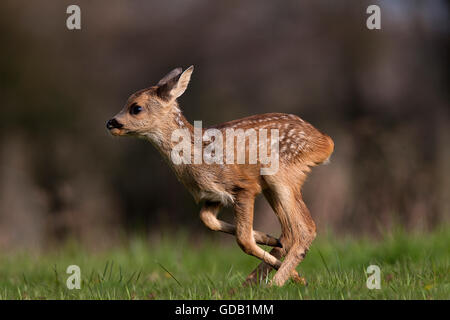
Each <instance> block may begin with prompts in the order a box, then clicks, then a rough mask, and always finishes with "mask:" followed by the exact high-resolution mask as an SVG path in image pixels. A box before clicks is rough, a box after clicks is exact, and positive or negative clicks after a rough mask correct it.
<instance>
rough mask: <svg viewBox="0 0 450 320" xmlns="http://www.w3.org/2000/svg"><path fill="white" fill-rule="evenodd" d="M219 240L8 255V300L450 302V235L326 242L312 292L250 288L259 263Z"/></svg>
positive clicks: (317, 253)
mask: <svg viewBox="0 0 450 320" xmlns="http://www.w3.org/2000/svg"><path fill="white" fill-rule="evenodd" d="M220 237H227V235H222V234H215V235H214V237H213V239H211V240H208V241H204V242H202V244H201V245H197V246H194V245H192V244H191V245H190V244H189V243H190V242H189V241H188V240H187V238H186V237H185V236H183V235H179V236H177V237H176V239H175V240H173V239H172V240H170V241H169V240H164V239H162V240H161V241H157V242H153V243H152V244H148V243H147V242H145V241H142V240H133V241H130V242H129V243H127V244H126V245H123V246H121V247H117V248H115V249H112V250H107V251H102V252H101V253H98V252H97V253H92V252H88V251H86V250H83V249H82V248H80V247H79V246H77V245H74V244H67V245H65V246H64V247H63V248H60V249H57V250H52V252H46V253H44V254H30V253H24V252H22V253H17V252H16V253H13V254H12V253H11V252H10V253H8V254H6V253H1V252H0V299H449V298H450V278H449V274H450V272H449V271H450V228H448V227H445V228H441V229H440V230H438V231H435V232H433V233H430V234H414V235H411V234H407V233H404V232H394V233H393V234H389V235H386V236H385V237H383V239H380V240H369V239H358V240H355V239H336V238H334V237H332V236H322V237H321V238H318V239H317V240H316V241H315V242H314V243H313V246H312V248H311V250H310V252H309V253H308V255H307V257H306V259H305V260H304V262H303V263H302V264H301V265H300V266H299V268H298V270H299V272H300V273H301V274H302V275H303V276H305V277H306V278H307V279H308V281H309V285H308V287H304V286H301V285H297V284H295V283H292V282H289V283H287V284H286V285H285V287H283V288H277V287H268V286H266V285H261V286H257V287H251V288H242V287H241V286H240V284H241V282H242V281H243V279H244V278H245V276H246V275H247V274H248V273H249V272H250V271H251V270H252V269H253V268H254V267H255V266H256V264H257V262H258V261H257V260H256V258H253V257H249V256H247V255H245V254H244V253H242V252H241V250H240V249H239V248H238V247H237V245H235V244H230V245H224V244H219V242H218V241H217V239H219V238H220ZM73 264H75V265H78V266H79V267H80V268H81V279H82V281H81V289H80V290H77V289H74V290H69V289H67V287H66V279H67V278H68V277H69V274H66V268H67V267H68V266H69V265H73ZM371 264H375V265H378V266H379V267H380V268H381V289H380V290H369V289H367V287H366V279H367V274H366V273H365V270H366V268H367V267H368V266H369V265H371Z"/></svg>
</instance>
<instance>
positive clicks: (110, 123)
mask: <svg viewBox="0 0 450 320" xmlns="http://www.w3.org/2000/svg"><path fill="white" fill-rule="evenodd" d="M122 127H123V124H121V123H120V122H119V121H117V120H116V118H112V119H111V120H108V122H107V123H106V128H108V129H109V130H111V129H120V128H122Z"/></svg>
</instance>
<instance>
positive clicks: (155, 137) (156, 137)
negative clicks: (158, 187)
mask: <svg viewBox="0 0 450 320" xmlns="http://www.w3.org/2000/svg"><path fill="white" fill-rule="evenodd" d="M175 130H188V131H189V134H190V136H191V137H192V139H191V144H193V137H194V127H193V126H192V125H191V124H190V123H189V121H188V120H187V119H186V118H185V117H184V116H183V114H182V113H181V111H180V109H179V108H178V105H175V106H173V107H172V108H171V109H170V110H169V111H168V113H167V114H165V115H164V116H163V117H161V123H159V124H158V129H157V130H156V131H154V132H151V133H147V134H146V138H147V139H148V140H149V141H150V142H151V143H152V144H153V145H154V146H155V147H156V149H157V150H158V151H159V152H160V153H161V155H162V156H163V158H164V159H165V160H166V161H167V163H168V164H169V166H170V167H171V168H172V169H173V170H174V171H175V174H176V175H177V176H178V178H179V179H182V177H183V176H184V175H186V173H187V171H189V170H190V167H189V165H188V164H183V163H182V164H179V165H175V164H174V163H173V161H172V159H171V152H172V149H173V148H174V146H175V145H176V144H177V143H178V142H177V141H175V142H173V141H172V133H173V132H174V131H175Z"/></svg>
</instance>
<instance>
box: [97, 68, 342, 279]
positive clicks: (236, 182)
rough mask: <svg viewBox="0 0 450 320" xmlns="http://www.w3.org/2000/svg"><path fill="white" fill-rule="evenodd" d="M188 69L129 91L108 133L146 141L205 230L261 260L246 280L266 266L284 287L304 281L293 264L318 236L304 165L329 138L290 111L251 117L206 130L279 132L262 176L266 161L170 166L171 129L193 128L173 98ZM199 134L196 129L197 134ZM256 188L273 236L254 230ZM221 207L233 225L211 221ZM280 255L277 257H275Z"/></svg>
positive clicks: (327, 146)
mask: <svg viewBox="0 0 450 320" xmlns="http://www.w3.org/2000/svg"><path fill="white" fill-rule="evenodd" d="M193 70H194V68H193V66H191V67H189V68H188V69H186V70H185V71H184V72H182V69H181V68H177V69H174V70H172V71H171V72H170V73H168V74H167V75H166V76H165V77H163V78H162V79H161V80H160V81H159V82H158V84H157V85H155V86H152V87H149V88H146V89H143V90H140V91H138V92H136V93H134V94H132V95H131V96H130V97H129V98H128V101H127V102H126V104H125V107H124V108H123V109H122V110H121V111H120V112H119V113H118V114H117V115H116V116H115V117H114V118H112V119H111V120H109V121H108V122H107V125H106V126H107V128H108V130H109V131H110V133H111V134H113V135H116V136H137V137H141V138H144V139H147V140H148V141H150V142H151V143H152V144H153V145H154V146H155V147H156V149H157V150H158V151H159V152H160V153H161V155H162V156H163V157H164V158H165V160H167V162H168V164H169V166H170V167H171V168H172V169H173V171H174V172H175V174H176V176H177V178H178V180H179V181H180V182H182V183H183V184H184V185H185V187H186V188H187V189H188V190H189V192H190V193H191V194H192V195H193V196H194V198H195V200H196V202H197V203H198V202H202V203H203V204H202V208H201V210H200V219H201V220H202V222H203V223H204V224H205V225H206V226H207V227H208V228H209V229H211V230H214V231H222V232H226V233H229V234H234V235H235V236H236V240H237V243H238V245H239V246H240V247H241V248H242V250H243V251H244V252H245V253H247V254H249V255H253V256H255V257H257V258H259V259H260V260H262V262H261V263H260V265H259V266H258V267H257V268H256V269H255V270H254V271H253V272H252V273H250V275H249V276H248V277H247V279H246V280H245V282H244V285H250V284H254V283H257V282H258V281H261V280H263V279H266V278H267V277H268V275H269V273H270V271H271V270H272V268H273V269H276V270H278V271H277V272H276V274H275V275H274V277H273V279H272V280H271V282H270V284H275V285H278V286H282V285H283V284H284V283H285V282H286V281H287V280H288V279H289V278H292V279H293V280H294V281H296V282H300V283H304V284H306V280H305V279H304V278H302V277H300V276H299V274H298V273H297V271H296V267H297V265H298V264H299V263H300V262H301V261H302V260H303V259H304V257H305V254H306V253H307V251H308V249H309V246H310V245H311V242H312V241H313V240H314V238H315V236H316V226H315V224H314V221H313V220H312V218H311V216H310V213H309V210H308V208H307V207H306V205H305V203H304V202H303V199H302V193H301V187H302V184H303V182H304V181H305V179H306V176H307V173H308V172H309V171H310V167H313V166H316V165H318V164H321V163H324V162H326V161H327V160H328V159H329V157H330V155H331V153H332V152H333V149H334V143H333V140H332V139H331V138H330V137H329V136H327V135H325V134H323V133H321V132H319V131H318V130H317V129H316V128H314V127H313V126H312V125H311V124H309V123H307V122H306V121H304V120H302V119H300V118H299V117H297V116H295V115H289V114H282V113H269V114H262V115H255V116H251V117H247V118H243V119H239V120H234V121H230V122H226V123H223V124H221V125H217V126H213V127H211V128H212V129H214V130H216V131H219V132H223V133H225V132H226V131H227V130H230V129H243V130H247V129H251V130H254V131H256V132H258V131H261V130H263V129H270V130H277V132H278V140H277V146H278V148H279V150H275V149H271V152H278V153H279V154H278V158H277V159H278V160H279V167H278V170H277V171H276V172H275V173H274V174H267V175H263V174H261V172H260V169H261V168H262V167H264V166H266V165H265V164H263V163H262V162H261V161H260V160H257V161H256V163H253V164H251V163H244V164H236V163H226V164H224V163H209V164H208V163H179V164H175V163H174V161H172V160H171V154H172V150H173V148H174V147H175V144H176V141H173V137H172V133H173V132H174V131H175V130H184V131H185V132H188V133H194V130H195V128H194V127H193V126H192V125H191V124H190V123H189V122H188V121H187V120H186V118H185V117H184V116H183V115H182V113H181V111H180V109H179V106H178V103H177V98H178V97H180V96H181V95H182V94H183V93H184V91H185V90H186V88H187V86H188V83H189V81H190V78H191V74H192V72H193ZM203 132H204V130H203V129H202V131H201V134H203ZM271 137H272V134H271ZM234 138H235V137H234V136H233V137H232V139H233V141H234ZM194 140H195V139H191V140H190V141H189V147H191V146H192V147H193V148H195V143H196V141H194ZM203 140H204V139H203ZM206 140H207V139H206ZM248 140H249V139H245V140H244V145H245V152H246V155H248V156H250V155H249V152H250V151H249V150H250V149H249V144H250V142H249V141H248ZM271 141H272V140H271ZM209 142H210V143H211V141H209ZM200 143H201V145H202V146H207V145H208V141H201V142H200ZM264 143H265V142H264ZM241 147H242V144H241ZM188 151H190V150H188ZM228 152H230V150H228ZM231 152H232V153H235V152H238V150H231ZM185 156H187V158H188V160H191V158H192V155H191V154H190V152H187V154H185ZM194 162H195V161H194ZM261 192H262V193H263V194H264V196H265V198H266V199H267V201H268V202H269V204H270V206H271V207H272V209H273V210H274V211H275V214H276V215H277V217H278V220H279V222H280V224H281V235H280V237H279V239H277V238H274V237H272V236H270V235H268V234H265V233H262V232H260V231H256V230H253V206H254V201H255V197H256V196H257V195H258V194H260V193H261ZM227 205H231V206H232V207H233V209H234V214H235V222H236V225H232V224H229V223H226V222H224V221H221V220H219V219H217V215H218V213H219V210H220V209H221V208H222V207H223V206H227ZM257 244H264V245H268V246H272V247H273V249H272V250H271V251H270V253H269V252H267V251H265V250H264V249H262V248H261V247H259V246H258V245H257ZM283 257H284V260H283V262H282V261H281V260H280V259H282V258H283Z"/></svg>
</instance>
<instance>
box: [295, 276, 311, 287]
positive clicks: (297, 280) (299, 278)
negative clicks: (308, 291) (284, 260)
mask: <svg viewBox="0 0 450 320" xmlns="http://www.w3.org/2000/svg"><path fill="white" fill-rule="evenodd" d="M292 280H294V282H295V283H299V284H302V285H304V286H305V287H306V286H308V281H307V280H306V278H305V277H302V276H300V275H299V274H298V273H297V274H293V275H292Z"/></svg>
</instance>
